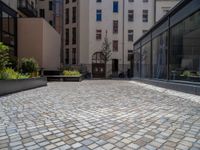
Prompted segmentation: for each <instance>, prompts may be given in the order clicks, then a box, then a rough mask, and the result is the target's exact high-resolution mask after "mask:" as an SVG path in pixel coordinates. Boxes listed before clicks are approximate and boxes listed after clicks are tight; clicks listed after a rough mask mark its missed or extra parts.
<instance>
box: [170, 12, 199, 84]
mask: <svg viewBox="0 0 200 150" xmlns="http://www.w3.org/2000/svg"><path fill="white" fill-rule="evenodd" d="M199 18H200V13H199V12H198V13H196V14H194V15H193V16H191V17H189V18H187V19H186V20H184V21H183V22H181V23H179V24H178V25H176V26H175V27H173V28H172V30H171V51H170V79H171V80H184V81H196V82H199V81H200V42H199V41H200V23H199Z"/></svg>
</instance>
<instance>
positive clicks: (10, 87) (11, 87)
mask: <svg viewBox="0 0 200 150" xmlns="http://www.w3.org/2000/svg"><path fill="white" fill-rule="evenodd" d="M42 86H47V78H46V77H40V78H31V79H18V80H0V87H1V88H0V96H3V95H6V94H12V93H16V92H20V91H25V90H29V89H33V88H38V87H42Z"/></svg>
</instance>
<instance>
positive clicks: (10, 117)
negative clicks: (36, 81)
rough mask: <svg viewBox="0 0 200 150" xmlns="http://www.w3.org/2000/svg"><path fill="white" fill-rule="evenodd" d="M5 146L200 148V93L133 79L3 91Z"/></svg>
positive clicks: (0, 130)
mask: <svg viewBox="0 0 200 150" xmlns="http://www.w3.org/2000/svg"><path fill="white" fill-rule="evenodd" d="M0 149H1V150H3V149H9V150H10V149H11V150H18V149H19V150H21V149H30V150H32V149H37V150H40V149H41V150H50V149H55V150H67V149H69V150H75V149H76V150H93V149H95V150H106V149H108V150H109V149H112V150H133V149H140V150H154V149H163V150H165V149H166V150H171V149H177V150H182V149H184V150H187V149H191V150H199V149H200V96H196V95H191V94H185V93H181V92H176V91H172V90H167V89H163V88H158V87H155V86H150V85H146V84H143V83H139V82H135V81H128V80H127V81H126V80H85V81H82V82H50V83H48V86H47V87H41V88H37V89H32V90H28V91H23V92H19V93H16V94H10V95H7V96H2V97H0Z"/></svg>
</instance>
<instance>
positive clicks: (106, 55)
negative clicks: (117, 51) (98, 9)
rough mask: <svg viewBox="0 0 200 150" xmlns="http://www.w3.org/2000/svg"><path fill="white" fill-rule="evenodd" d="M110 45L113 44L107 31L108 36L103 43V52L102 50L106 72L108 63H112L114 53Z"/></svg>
mask: <svg viewBox="0 0 200 150" xmlns="http://www.w3.org/2000/svg"><path fill="white" fill-rule="evenodd" d="M110 45H111V43H110V42H109V40H108V36H107V31H106V36H105V37H104V41H103V43H102V46H101V50H100V51H101V52H102V54H103V55H104V62H105V71H106V68H107V67H106V66H107V63H108V62H109V61H110V58H111V56H112V51H111V48H110Z"/></svg>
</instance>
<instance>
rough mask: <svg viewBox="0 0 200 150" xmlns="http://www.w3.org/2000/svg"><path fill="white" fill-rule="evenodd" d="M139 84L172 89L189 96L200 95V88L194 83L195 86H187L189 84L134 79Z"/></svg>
mask: <svg viewBox="0 0 200 150" xmlns="http://www.w3.org/2000/svg"><path fill="white" fill-rule="evenodd" d="M134 80H136V81H139V82H143V83H145V84H150V85H155V86H158V87H162V88H166V89H172V90H176V91H180V92H184V93H189V94H195V95H200V86H199V85H197V84H195V83H193V84H187V83H181V82H178V81H176V82H175V81H160V80H153V79H152V80H151V79H134Z"/></svg>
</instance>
